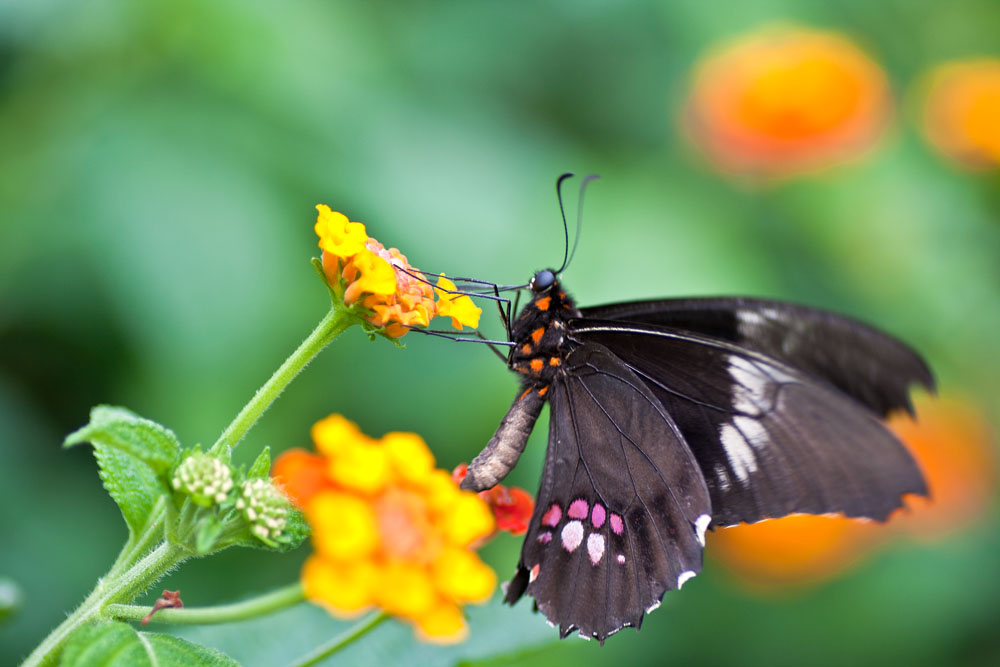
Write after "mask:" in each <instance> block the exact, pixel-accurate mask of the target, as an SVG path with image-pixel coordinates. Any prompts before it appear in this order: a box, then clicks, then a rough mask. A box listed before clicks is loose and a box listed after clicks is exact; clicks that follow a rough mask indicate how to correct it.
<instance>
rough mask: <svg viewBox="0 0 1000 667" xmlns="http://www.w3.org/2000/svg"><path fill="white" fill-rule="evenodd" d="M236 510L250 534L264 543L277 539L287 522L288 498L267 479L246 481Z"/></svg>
mask: <svg viewBox="0 0 1000 667" xmlns="http://www.w3.org/2000/svg"><path fill="white" fill-rule="evenodd" d="M236 509H239V510H243V515H244V516H245V517H246V519H247V521H248V522H249V523H250V532H251V533H253V534H254V536H255V537H257V538H258V539H259V540H261V541H262V542H265V543H270V542H271V541H273V540H275V539H276V538H278V537H279V536H280V535H281V533H282V531H283V530H284V529H285V524H286V522H287V521H288V513H289V511H290V505H289V502H288V498H286V497H285V494H283V493H282V492H281V491H279V490H278V488H277V487H275V486H274V484H273V483H272V482H271V480H269V479H260V478H257V479H248V480H247V481H245V482H243V487H242V491H241V494H240V497H239V498H238V499H237V501H236Z"/></svg>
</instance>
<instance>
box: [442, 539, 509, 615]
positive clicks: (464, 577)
mask: <svg viewBox="0 0 1000 667" xmlns="http://www.w3.org/2000/svg"><path fill="white" fill-rule="evenodd" d="M434 584H435V585H436V586H437V589H438V590H439V591H441V593H443V594H444V595H445V596H446V597H448V598H449V599H452V600H454V601H456V602H485V601H486V600H488V599H489V597H490V596H491V595H493V591H494V590H495V589H496V586H497V576H496V574H494V573H493V570H491V569H490V568H489V567H488V566H487V565H486V564H485V563H483V561H481V560H479V556H477V555H476V554H474V553H473V552H471V551H469V550H468V549H459V548H456V547H450V548H448V549H446V550H445V551H444V552H443V553H441V554H440V555H439V556H438V558H437V560H436V561H435V562H434Z"/></svg>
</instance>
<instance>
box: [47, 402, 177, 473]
mask: <svg viewBox="0 0 1000 667" xmlns="http://www.w3.org/2000/svg"><path fill="white" fill-rule="evenodd" d="M83 442H90V443H93V444H94V445H105V446H107V447H113V448H114V449H117V450H120V451H122V452H124V453H126V454H129V455H131V456H134V457H135V458H137V459H139V460H140V461H143V462H144V463H146V464H147V465H148V466H149V467H151V468H152V469H153V470H154V471H155V472H156V473H157V474H161V473H163V472H165V471H167V470H169V469H170V468H171V467H172V466H173V465H174V464H175V463H176V462H177V459H178V458H179V456H180V451H181V444H180V441H179V440H178V439H177V436H176V435H174V433H173V431H171V430H170V429H168V428H166V427H165V426H162V425H160V424H157V423H156V422H154V421H152V420H149V419H144V418H143V417H140V416H138V415H136V414H135V413H133V412H131V411H129V410H126V409H125V408H117V407H113V406H109V405H98V406H97V407H95V408H94V409H93V410H91V411H90V423H89V424H87V425H86V426H84V427H83V428H81V429H79V430H78V431H75V432H73V433H70V434H69V435H68V436H67V437H66V441H65V442H64V443H63V447H72V446H73V445H78V444H80V443H83Z"/></svg>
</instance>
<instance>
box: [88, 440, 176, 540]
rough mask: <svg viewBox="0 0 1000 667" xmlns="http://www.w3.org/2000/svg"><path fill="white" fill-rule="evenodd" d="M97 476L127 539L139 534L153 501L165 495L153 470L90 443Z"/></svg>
mask: <svg viewBox="0 0 1000 667" xmlns="http://www.w3.org/2000/svg"><path fill="white" fill-rule="evenodd" d="M94 458H96V459H97V466H98V474H100V476H101V481H103V482H104V488H105V489H107V491H108V494H110V496H111V499H112V500H114V501H115V504H117V505H118V509H120V510H121V512H122V517H123V518H124V519H125V523H126V525H128V530H129V536H130V537H135V536H136V535H139V534H140V533H142V531H143V529H144V528H145V527H146V524H147V522H148V521H149V519H150V515H151V514H152V512H153V508H154V507H155V506H156V501H157V500H158V499H159V498H160V497H162V496H164V495H166V494H167V489H166V486H165V485H164V484H163V482H162V481H161V479H160V478H159V477H157V475H156V473H155V472H153V469H152V468H150V467H149V466H148V465H147V464H146V463H144V462H143V461H140V460H139V459H137V458H136V457H134V456H132V455H130V454H126V453H125V452H123V451H121V450H120V449H116V448H114V447H111V446H108V445H103V444H96V443H95V444H94Z"/></svg>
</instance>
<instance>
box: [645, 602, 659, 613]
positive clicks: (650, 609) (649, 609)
mask: <svg viewBox="0 0 1000 667" xmlns="http://www.w3.org/2000/svg"><path fill="white" fill-rule="evenodd" d="M660 602H661V601H660V600H657V601H656V602H654V603H653V604H651V605H649V606H648V607H646V613H647V614H651V613H653V612H654V611H656V610H657V608H659V606H660Z"/></svg>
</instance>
